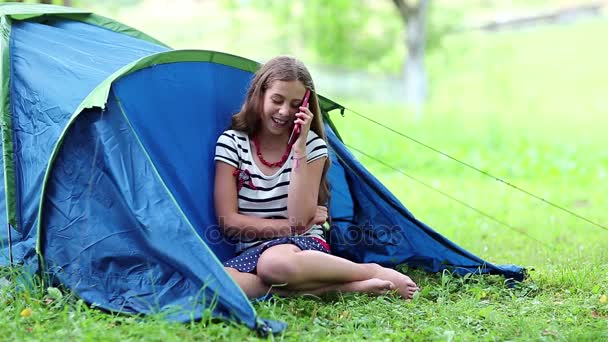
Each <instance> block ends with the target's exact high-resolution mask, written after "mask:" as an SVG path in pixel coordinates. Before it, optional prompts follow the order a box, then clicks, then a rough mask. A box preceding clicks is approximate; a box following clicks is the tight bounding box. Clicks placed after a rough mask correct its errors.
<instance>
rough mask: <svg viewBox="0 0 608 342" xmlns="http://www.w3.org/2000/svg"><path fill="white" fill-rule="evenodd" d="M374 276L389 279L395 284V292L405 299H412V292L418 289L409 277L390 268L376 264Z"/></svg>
mask: <svg viewBox="0 0 608 342" xmlns="http://www.w3.org/2000/svg"><path fill="white" fill-rule="evenodd" d="M375 277H376V278H380V279H384V280H388V281H391V282H392V283H393V284H395V286H396V289H397V292H398V293H399V294H400V295H401V297H403V298H405V299H412V297H414V292H416V291H418V290H419V288H418V285H416V283H414V282H413V281H412V279H411V278H410V277H408V276H406V275H405V274H403V273H401V272H398V271H395V270H393V269H390V268H386V267H382V266H378V269H377V271H376V274H375Z"/></svg>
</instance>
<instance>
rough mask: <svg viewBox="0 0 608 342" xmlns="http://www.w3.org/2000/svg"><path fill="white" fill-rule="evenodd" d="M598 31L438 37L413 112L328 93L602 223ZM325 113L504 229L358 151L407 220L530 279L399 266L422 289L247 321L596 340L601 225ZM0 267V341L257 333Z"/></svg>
mask: <svg viewBox="0 0 608 342" xmlns="http://www.w3.org/2000/svg"><path fill="white" fill-rule="evenodd" d="M149 33H152V32H149ZM607 34H608V24H607V23H606V22H601V21H599V22H587V23H580V24H577V25H572V26H564V27H547V28H541V29H536V30H533V31H521V32H510V33H500V34H495V35H482V34H475V33H472V34H466V35H456V36H452V37H449V38H448V39H446V40H445V41H444V45H443V47H442V50H441V51H440V52H436V53H434V54H432V55H430V56H429V59H428V66H429V70H430V71H431V80H432V85H433V87H432V98H431V100H430V102H429V104H428V106H427V107H426V108H425V113H424V116H423V117H422V118H419V119H416V118H415V117H414V116H413V115H411V114H408V113H407V111H406V109H405V108H404V107H402V106H400V105H396V104H395V105H393V104H390V103H384V104H378V103H365V102H364V99H363V100H359V101H356V100H353V99H340V102H341V103H343V104H345V105H346V106H347V107H349V108H352V109H353V110H355V111H357V112H360V113H364V114H366V115H369V116H370V117H373V118H374V120H378V121H380V122H383V123H384V124H386V125H388V126H390V127H392V128H395V129H397V130H399V131H402V132H405V133H406V134H407V135H408V136H410V137H413V138H416V139H419V140H420V141H423V142H425V143H427V144H429V145H430V146H433V147H435V148H437V149H439V150H441V151H443V152H445V153H447V154H449V155H451V156H453V157H455V158H457V159H459V160H462V161H465V162H467V163H469V164H471V165H474V166H475V167H477V168H480V169H483V170H486V171H488V172H490V173H491V174H493V175H495V176H497V177H499V178H502V179H505V180H508V181H509V182H511V183H513V184H516V185H517V186H519V187H521V188H523V189H526V190H529V191H531V192H533V193H535V194H538V195H539V196H541V197H543V198H545V199H547V200H549V201H551V202H554V203H556V204H558V205H560V206H563V207H564V208H566V209H568V210H572V211H575V212H577V213H579V214H580V215H582V216H585V217H587V218H589V219H591V220H593V221H596V222H598V223H600V224H603V225H604V226H606V225H607V224H608V214H606V211H605V209H604V208H606V207H608V197H607V196H606V190H607V189H608V187H606V184H607V181H608V150H607V149H606V143H607V142H608V140H607V139H606V136H605V130H606V128H607V127H608V116H606V113H607V112H608V97H606V96H605V95H604V94H603V92H605V89H608V81H607V80H606V78H605V75H606V74H607V71H608V67H606V64H605V61H606V60H608V49H606V48H605V46H602V45H601V44H600V42H602V41H603V39H604V37H605V36H606V35H607ZM333 117H334V120H335V123H336V125H337V126H338V128H339V130H340V133H341V135H342V136H343V137H344V139H345V141H346V142H347V143H348V144H351V145H353V146H356V147H358V148H361V149H362V150H365V151H366V153H370V154H372V155H374V156H376V157H377V158H380V159H382V160H383V161H384V162H386V163H388V164H390V165H392V166H394V167H396V168H398V169H400V170H402V171H403V172H405V173H407V174H409V175H412V176H414V177H416V178H418V179H420V180H421V181H423V182H424V183H426V184H428V185H430V186H432V187H434V188H437V189H439V190H441V191H444V192H446V193H448V194H450V195H452V196H454V197H456V198H459V199H460V200H462V201H464V202H466V203H468V204H470V205H472V206H474V207H476V208H477V209H479V210H482V211H484V212H486V213H488V214H489V215H491V216H492V217H494V218H496V219H498V220H500V221H502V222H505V223H507V224H508V225H510V226H512V227H513V228H515V230H512V229H509V228H507V227H505V226H503V225H501V224H498V223H496V222H495V221H493V220H491V219H489V218H487V217H484V216H481V215H479V214H477V213H476V212H474V211H471V210H469V209H467V208H465V207H463V206H461V205H460V204H458V203H456V202H454V201H452V200H450V199H448V198H445V197H444V196H442V195H440V194H438V193H436V192H434V191H432V190H429V189H428V188H427V187H425V186H423V185H420V184H419V183H416V182H413V181H411V180H410V179H409V178H408V177H406V176H404V175H402V174H400V173H397V172H395V171H393V170H391V169H387V168H385V167H383V166H381V165H379V164H378V163H376V162H374V161H373V160H369V159H367V158H365V157H363V156H360V160H361V161H362V162H363V163H364V164H365V165H366V166H367V167H369V168H370V169H371V170H373V172H374V174H376V175H377V176H378V178H379V179H380V180H381V181H382V182H383V183H384V184H385V185H386V186H387V187H388V188H389V189H391V191H393V192H394V193H395V195H396V196H398V197H399V198H400V199H401V200H402V201H403V202H404V203H405V204H406V206H407V207H408V208H409V209H410V210H411V211H412V212H413V213H414V215H415V216H417V217H418V218H419V219H421V220H422V221H424V222H426V223H428V224H429V225H430V226H431V227H434V228H435V229H436V230H438V231H439V232H441V233H442V234H443V235H445V236H447V237H448V238H450V239H451V240H453V241H454V242H456V243H458V244H459V245H461V246H463V247H464V248H466V249H468V250H470V251H471V252H473V253H475V254H477V255H479V256H481V257H483V258H485V259H487V260H490V261H492V262H495V263H514V264H519V265H523V266H526V267H528V268H529V269H530V278H529V279H528V280H527V281H525V282H523V283H521V284H518V285H516V286H515V287H514V288H509V287H507V286H506V285H505V284H504V280H503V279H502V278H500V277H494V276H484V277H465V278H457V277H453V276H451V275H450V274H448V273H443V274H427V273H423V272H420V271H417V270H406V272H408V273H410V274H411V275H412V277H413V278H414V280H415V281H417V282H418V283H419V284H420V285H421V286H422V291H421V292H420V293H419V294H418V295H417V296H416V298H415V299H414V300H412V301H410V302H404V301H401V300H398V299H396V298H395V297H393V296H383V297H368V296H362V295H348V296H335V297H330V298H321V299H320V298H316V297H299V298H290V299H283V298H273V299H271V300H269V301H266V302H262V303H257V304H255V307H256V309H257V310H258V312H259V313H260V315H261V316H262V317H265V318H271V319H278V320H283V321H286V322H287V323H288V324H289V328H288V329H287V330H286V331H285V333H283V334H282V335H278V336H275V337H274V339H276V340H304V341H308V340H310V341H317V340H319V339H321V340H330V339H331V340H333V339H336V340H354V339H357V340H358V339H364V338H365V339H371V340H394V341H403V340H421V341H426V340H442V341H452V340H576V341H578V340H605V339H607V338H608V303H607V302H606V296H608V231H606V230H603V229H600V228H598V227H595V226H593V225H591V224H589V223H587V222H584V221H582V220H580V219H577V218H574V217H572V216H571V215H568V214H566V213H564V212H563V211H561V210H558V209H555V208H553V207H551V206H548V205H546V204H545V203H543V202H541V201H538V200H536V199H532V198H530V197H529V196H526V195H524V194H522V193H520V192H517V191H515V190H513V189H512V188H510V187H507V186H504V185H502V184H501V183H498V182H496V181H494V180H492V179H491V178H488V177H485V176H483V175H480V174H479V173H477V172H474V171H472V170H470V169H468V168H465V167H463V166H462V165H461V164H459V163H456V162H454V161H452V160H450V159H448V158H445V157H442V156H440V155H437V154H436V153H434V152H431V151H429V150H428V149H426V148H424V147H421V146H419V145H418V144H415V143H413V142H411V141H409V140H407V139H403V138H401V137H399V136H397V135H394V134H390V133H387V132H386V131H385V130H383V129H381V128H378V127H374V125H371V124H370V123H369V122H367V121H366V120H364V119H362V118H359V117H357V115H355V114H353V113H349V112H347V113H346V116H345V117H344V118H341V117H340V116H339V115H337V114H334V115H333ZM2 272H5V274H2V275H3V276H4V277H3V278H5V279H8V282H6V283H4V284H3V286H2V288H1V289H0V310H1V312H2V318H0V339H3V340H9V339H11V340H41V339H51V340H72V339H74V340H97V339H101V340H121V341H122V340H140V339H145V340H163V341H165V340H201V339H202V340H257V339H258V337H256V336H255V334H254V333H252V332H250V331H249V330H247V329H246V328H244V327H242V326H239V325H236V324H232V323H226V322H212V321H211V320H210V319H205V320H203V322H199V323H192V324H175V323H170V322H167V321H165V320H163V319H162V317H145V318H137V317H129V316H120V315H114V314H108V313H103V312H100V311H98V310H96V309H92V308H89V307H88V306H87V305H85V304H84V303H83V302H82V301H80V300H78V298H75V297H74V296H73V295H71V294H70V293H69V292H67V291H65V290H62V289H50V290H49V289H46V288H42V287H36V288H33V289H28V290H16V289H14V286H12V284H14V282H13V280H14V278H15V277H16V276H17V275H18V271H15V270H3V271H2ZM7 272H8V273H7ZM58 291H59V294H58ZM27 309H29V310H31V311H28V310H27ZM24 310H25V311H24Z"/></svg>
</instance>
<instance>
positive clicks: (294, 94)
mask: <svg viewBox="0 0 608 342" xmlns="http://www.w3.org/2000/svg"><path fill="white" fill-rule="evenodd" d="M305 92H306V88H305V87H304V85H303V84H302V82H300V81H274V82H272V84H271V85H270V87H269V88H268V89H266V91H265V93H264V106H263V109H262V130H264V131H266V133H271V134H273V135H284V134H289V133H290V129H291V128H292V127H293V123H294V121H295V115H296V113H297V112H299V111H300V110H299V105H300V102H301V101H302V97H303V96H304V93H305Z"/></svg>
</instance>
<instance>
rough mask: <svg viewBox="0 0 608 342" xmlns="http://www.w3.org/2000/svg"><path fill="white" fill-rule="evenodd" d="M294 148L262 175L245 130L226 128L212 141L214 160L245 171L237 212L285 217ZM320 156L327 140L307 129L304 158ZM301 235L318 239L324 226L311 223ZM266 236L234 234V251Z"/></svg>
mask: <svg viewBox="0 0 608 342" xmlns="http://www.w3.org/2000/svg"><path fill="white" fill-rule="evenodd" d="M292 157H293V150H292V152H290V154H289V158H287V161H286V162H285V164H283V166H281V168H279V170H277V171H276V172H275V173H274V174H273V175H270V176H268V175H265V174H264V173H263V172H262V171H260V169H259V168H258V166H257V165H256V164H255V162H254V160H253V156H252V154H251V144H250V141H249V137H248V136H247V134H246V133H244V132H241V131H236V130H228V131H226V132H224V133H222V135H220V137H219V138H218V140H217V143H216V145H215V158H214V159H215V161H221V162H224V163H226V164H229V165H232V166H234V167H236V168H237V169H239V170H241V172H242V173H243V172H248V173H249V176H250V179H251V184H253V187H252V186H251V185H250V182H249V181H245V182H243V186H242V187H241V188H240V189H239V190H238V210H239V213H240V214H244V215H251V216H256V217H260V218H283V219H286V218H288V215H287V192H288V186H289V177H290V175H291V167H292V164H293V159H292ZM322 157H327V144H326V143H325V141H324V140H323V139H321V137H319V136H318V135H317V134H316V133H314V132H313V131H309V132H308V137H307V139H306V159H307V162H308V163H310V162H312V161H314V160H317V159H319V158H322ZM300 236H313V237H317V238H320V239H323V240H325V239H324V237H323V228H322V227H321V226H319V225H315V226H312V227H311V228H310V229H309V230H308V231H306V232H304V233H302V234H301V235H300ZM265 241H267V239H256V238H247V237H246V236H239V237H238V238H237V241H236V242H237V248H236V251H237V253H240V252H242V251H243V250H244V249H247V248H251V247H254V246H257V245H259V244H261V243H263V242H265Z"/></svg>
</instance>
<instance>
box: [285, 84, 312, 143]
mask: <svg viewBox="0 0 608 342" xmlns="http://www.w3.org/2000/svg"><path fill="white" fill-rule="evenodd" d="M309 100H310V89H308V88H306V92H305V93H304V97H303V98H302V102H301V103H300V106H299V107H308V101H309ZM299 136H300V124H295V125H294V126H293V131H291V135H290V136H289V140H287V144H288V145H293V143H295V142H296V140H297V139H298V137H299Z"/></svg>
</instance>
